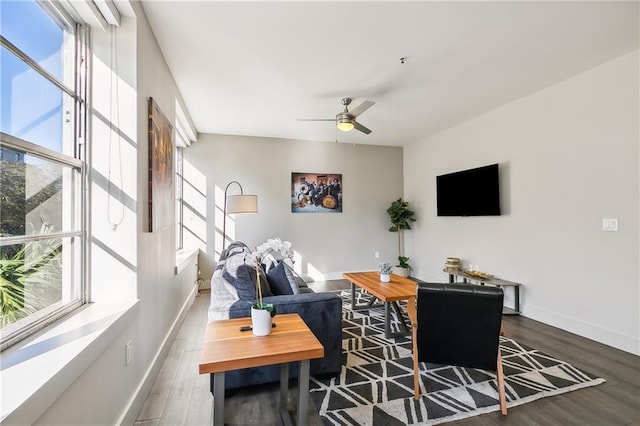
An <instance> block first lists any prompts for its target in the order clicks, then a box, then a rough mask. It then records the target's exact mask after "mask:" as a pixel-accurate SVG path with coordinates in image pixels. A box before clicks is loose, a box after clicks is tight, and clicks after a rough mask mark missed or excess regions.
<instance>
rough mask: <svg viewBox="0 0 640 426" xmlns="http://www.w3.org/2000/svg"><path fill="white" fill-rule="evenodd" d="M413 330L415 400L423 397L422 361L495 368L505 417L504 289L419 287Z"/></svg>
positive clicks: (446, 286) (475, 286)
mask: <svg viewBox="0 0 640 426" xmlns="http://www.w3.org/2000/svg"><path fill="white" fill-rule="evenodd" d="M417 293H418V294H417V300H416V306H417V323H414V328H413V355H414V357H413V374H414V389H415V399H419V398H420V386H419V379H418V376H419V374H420V370H419V368H418V362H419V361H420V362H431V363H435V364H445V365H456V366H461V367H470V368H480V369H483V370H490V371H495V372H496V373H497V379H498V394H499V399H500V411H501V412H502V414H503V415H507V402H506V397H505V392H504V374H503V372H502V360H501V358H500V350H499V343H500V336H499V334H500V325H501V323H502V301H503V298H504V294H503V292H502V289H501V288H498V287H490V286H480V285H474V284H431V283H424V284H420V285H419V286H418V291H417Z"/></svg>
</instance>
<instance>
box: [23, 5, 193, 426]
mask: <svg viewBox="0 0 640 426" xmlns="http://www.w3.org/2000/svg"><path fill="white" fill-rule="evenodd" d="M132 5H133V9H134V12H135V14H136V16H137V17H135V18H134V17H124V18H123V21H122V25H121V27H120V28H119V29H118V30H117V34H118V45H119V46H118V47H119V55H118V63H119V73H120V84H121V86H120V111H121V113H120V114H121V118H120V121H121V122H120V123H117V122H116V120H115V115H112V117H111V122H112V124H113V125H115V126H118V127H120V128H121V131H122V132H123V133H125V134H126V136H127V139H128V141H125V142H124V143H123V145H122V147H123V155H122V156H121V157H120V156H113V157H112V161H113V162H115V164H114V165H113V169H114V172H112V174H111V176H112V186H113V187H115V188H116V190H117V189H122V190H123V191H124V192H125V193H126V197H125V198H127V201H126V202H125V204H126V209H125V219H124V221H123V223H122V224H121V225H119V226H118V227H117V228H116V229H115V230H113V229H112V227H111V225H110V224H109V222H108V220H107V215H106V193H105V191H106V185H105V183H104V177H105V176H107V175H108V173H107V172H106V170H107V164H106V162H107V161H108V152H109V151H108V149H105V146H104V145H105V144H108V137H106V136H105V134H104V133H100V129H102V130H103V132H106V131H107V130H106V129H108V127H105V125H104V124H103V123H101V122H100V120H99V119H98V118H97V117H96V114H94V116H93V117H92V123H93V128H94V132H93V143H94V144H95V146H94V154H95V155H94V161H93V164H92V167H93V168H94V174H93V181H92V182H93V185H92V191H93V194H92V195H93V200H92V228H93V229H94V234H93V239H92V240H93V241H94V244H93V247H92V250H93V255H94V259H93V265H92V268H93V271H94V273H93V277H92V281H93V284H94V287H95V295H94V299H95V300H96V303H100V302H103V301H105V300H109V299H112V300H117V299H119V298H138V299H139V306H138V308H139V309H138V310H137V315H135V316H134V320H133V321H132V323H131V324H130V326H129V327H128V328H126V329H125V330H124V331H123V332H122V333H120V334H119V335H117V336H115V337H113V340H112V342H111V343H110V345H108V347H107V349H106V350H105V351H104V352H103V353H102V354H101V355H100V356H99V357H98V358H97V359H96V360H95V362H93V364H91V365H90V366H89V367H88V368H87V369H86V370H85V372H84V373H83V374H82V375H80V376H79V377H78V378H77V380H76V381H75V382H74V383H73V384H72V385H71V386H69V387H68V388H67V389H64V390H63V389H61V390H60V391H61V395H60V397H59V398H58V400H57V401H56V402H55V403H54V404H53V405H52V406H51V407H49V408H48V410H47V411H46V412H45V413H44V414H43V415H42V416H41V417H40V418H39V419H38V421H37V422H36V423H37V424H47V425H55V424H60V425H62V424H64V425H90V424H94V425H107V424H108V425H112V424H119V423H121V422H123V423H125V424H132V423H133V422H134V421H135V418H136V416H137V414H138V412H139V410H140V408H141V406H142V403H143V402H144V400H145V398H146V396H147V394H148V391H149V389H150V386H151V385H152V384H153V380H154V379H155V376H156V374H157V371H158V370H159V367H160V366H161V364H162V362H163V361H164V354H165V353H166V351H168V348H169V346H170V344H171V337H172V336H173V333H175V332H176V331H177V326H178V325H179V322H180V320H181V319H182V318H183V316H182V315H183V314H184V313H185V312H186V310H187V309H188V307H189V306H190V302H191V301H192V300H193V296H194V294H195V284H194V283H195V279H196V269H195V265H190V266H188V267H186V268H185V269H184V270H183V271H182V272H181V273H180V274H179V275H174V263H175V244H174V238H175V236H174V228H173V227H170V228H169V229H168V230H166V231H162V232H154V233H149V232H147V217H148V214H147V212H148V208H147V200H148V191H147V175H148V170H147V161H148V143H147V142H148V121H147V120H148V118H147V111H148V110H147V102H148V98H149V97H151V96H152V97H153V98H154V99H155V100H156V102H157V103H158V104H159V106H160V108H161V109H162V111H163V112H164V114H165V115H166V116H167V117H168V118H169V119H170V120H171V121H172V122H173V119H174V117H175V111H174V108H175V100H176V98H179V96H180V95H179V93H178V90H177V87H176V84H175V82H174V80H173V77H172V76H171V73H170V72H169V70H168V67H167V65H166V63H165V62H164V59H163V57H162V54H161V52H160V49H159V48H158V45H157V43H156V40H155V38H154V36H153V33H152V32H151V30H150V28H149V26H148V23H147V20H146V17H145V16H144V13H143V11H142V9H141V6H140V5H139V3H137V2H133V3H132ZM92 40H93V46H92V47H93V49H92V50H93V52H94V54H95V58H94V62H95V64H96V66H97V69H101V67H104V65H105V64H107V65H108V63H109V62H108V61H109V58H108V52H109V47H108V43H109V35H108V34H107V33H104V32H100V30H94V31H93V34H92ZM100 63H102V64H100ZM103 71H104V70H103ZM106 81H108V80H106ZM104 85H105V80H102V81H101V82H100V84H94V94H95V97H96V99H95V101H94V107H95V109H96V110H97V112H99V113H100V114H102V115H103V116H105V115H107V114H105V108H108V102H106V100H105V96H106V95H108V90H107V91H106V92H105V87H104ZM105 102H106V104H105ZM112 144H113V139H112ZM112 146H113V145H112ZM112 152H114V153H115V151H112ZM118 161H122V164H123V166H124V179H123V180H120V179H119V177H118V173H117V172H116V171H117V167H118ZM99 175H101V176H102V178H101V177H100V176H99ZM116 198H117V197H116ZM115 204H116V207H119V206H120V204H119V202H118V201H117V200H116V201H115ZM112 208H113V207H112ZM113 210H114V211H116V210H117V209H116V208H114V209H113ZM112 216H113V217H114V218H115V217H116V216H117V215H116V214H113V215H112ZM105 248H106V249H105ZM127 341H131V342H132V359H131V363H130V364H129V365H128V366H127V365H125V343H126V342H127ZM167 342H168V344H167Z"/></svg>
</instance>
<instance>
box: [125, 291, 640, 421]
mask: <svg viewBox="0 0 640 426" xmlns="http://www.w3.org/2000/svg"><path fill="white" fill-rule="evenodd" d="M310 287H312V288H313V289H314V290H315V291H327V290H340V289H346V288H348V283H347V282H346V281H345V280H335V281H327V282H318V283H312V284H310ZM209 296H210V295H209V293H208V292H203V293H202V294H201V295H200V296H198V297H196V300H195V302H194V303H193V306H192V307H191V310H190V311H189V313H188V315H187V317H186V318H185V320H184V323H183V324H182V327H181V328H180V331H179V332H178V335H177V336H176V339H175V341H174V343H173V345H172V347H171V350H170V351H169V354H168V356H167V358H166V360H165V361H164V365H163V367H162V369H161V370H160V373H159V374H158V377H157V379H156V382H155V384H154V386H153V388H152V389H151V392H150V394H149V396H148V398H147V400H146V402H145V404H144V406H143V408H142V410H141V411H140V414H139V415H138V420H137V421H136V423H135V424H136V425H148V426H156V425H207V424H211V418H212V417H211V414H212V413H211V407H212V396H211V393H210V392H209V375H199V374H198V363H199V360H200V349H201V346H202V338H203V335H204V329H205V327H206V323H207V309H208V307H209ZM504 329H505V334H506V335H507V336H508V337H511V338H513V339H515V340H516V341H518V342H520V343H523V344H525V345H528V346H531V347H534V348H536V349H539V350H541V351H543V352H545V353H547V354H549V355H553V356H555V357H558V358H560V359H562V360H565V361H567V362H569V363H571V364H573V365H574V366H576V367H579V368H581V369H583V370H586V371H588V372H590V373H593V374H595V375H597V376H599V377H603V378H604V379H606V380H607V382H606V383H604V384H601V385H599V386H595V387H592V388H587V389H581V390H578V391H575V392H569V393H566V394H562V395H557V396H553V397H549V398H543V399H541V400H538V401H535V402H531V403H528V404H524V405H520V406H518V407H511V408H509V415H508V416H507V417H503V416H501V415H500V413H499V411H498V412H495V413H489V414H484V415H482V416H476V417H472V418H470V419H465V420H460V421H457V422H452V423H450V424H456V425H502V424H509V425H593V426H600V425H603V426H605V425H606V426H609V425H640V357H637V356H635V355H631V354H629V353H626V352H622V351H619V350H617V349H613V348H611V347H609V346H605V345H602V344H600V343H596V342H594V341H591V340H588V339H585V338H583V337H580V336H576V335H575V334H571V333H568V332H566V331H563V330H560V329H557V328H554V327H550V326H548V325H545V324H542V323H539V322H537V321H533V320H530V319H527V318H524V317H520V316H505V317H504ZM278 391H279V388H278V384H277V383H274V384H269V385H264V386H256V387H253V388H251V389H246V390H241V391H235V392H233V391H232V392H228V393H227V396H226V399H225V424H230V425H248V424H251V425H260V426H267V425H276V424H279V420H278V418H277V415H278V413H277V401H278ZM296 399H297V389H296V386H295V383H293V382H292V383H291V385H290V390H289V408H290V409H293V408H294V407H295V402H296ZM309 424H310V425H322V424H323V423H322V420H321V419H320V417H319V416H318V413H317V409H316V407H315V406H314V404H313V401H311V400H309Z"/></svg>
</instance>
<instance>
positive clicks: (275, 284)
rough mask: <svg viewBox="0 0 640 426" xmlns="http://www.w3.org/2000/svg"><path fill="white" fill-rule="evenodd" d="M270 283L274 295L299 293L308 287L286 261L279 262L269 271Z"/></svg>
mask: <svg viewBox="0 0 640 426" xmlns="http://www.w3.org/2000/svg"><path fill="white" fill-rule="evenodd" d="M267 278H268V279H269V285H270V286H271V291H272V292H273V294H274V295H289V294H299V293H303V292H304V291H300V290H301V289H305V288H308V287H307V283H305V281H304V279H302V277H300V276H299V275H298V274H296V272H295V271H294V270H293V269H292V268H291V267H290V266H289V265H287V264H286V263H285V262H279V263H278V264H277V265H276V266H275V267H273V268H271V269H270V270H269V272H268V273H267Z"/></svg>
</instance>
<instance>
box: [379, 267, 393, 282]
mask: <svg viewBox="0 0 640 426" xmlns="http://www.w3.org/2000/svg"><path fill="white" fill-rule="evenodd" d="M378 272H379V273H380V281H382V282H383V283H388V282H389V281H390V280H391V263H389V262H380V265H378Z"/></svg>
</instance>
